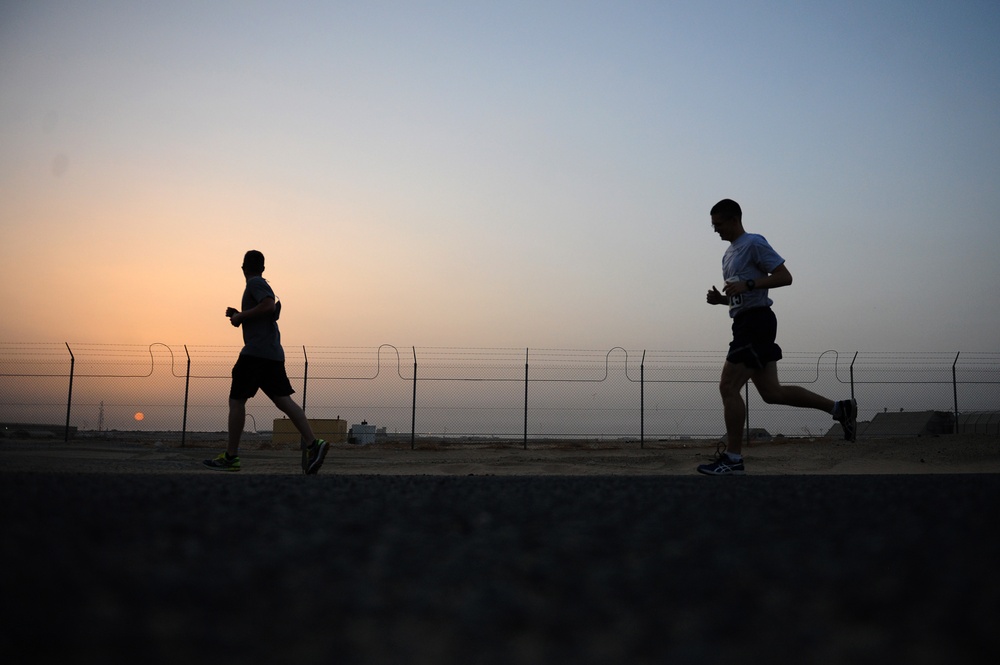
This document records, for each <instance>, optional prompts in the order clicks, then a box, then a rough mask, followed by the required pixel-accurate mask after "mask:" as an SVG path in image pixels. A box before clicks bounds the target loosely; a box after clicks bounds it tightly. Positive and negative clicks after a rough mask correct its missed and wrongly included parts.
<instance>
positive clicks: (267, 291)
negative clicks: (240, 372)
mask: <svg viewBox="0 0 1000 665" xmlns="http://www.w3.org/2000/svg"><path fill="white" fill-rule="evenodd" d="M265 298H273V299H274V300H275V306H276V307H277V306H278V303H277V298H276V297H275V295H274V291H272V290H271V285H270V284H268V283H267V280H265V279H264V278H263V277H260V276H258V277H251V278H250V279H248V280H247V288H246V289H244V291H243V302H242V306H241V309H242V310H243V311H244V312H245V311H246V310H248V309H253V308H254V307H256V306H257V305H258V304H259V303H260V302H261V301H262V300H264V299H265ZM279 311H280V310H278V309H275V311H274V312H273V313H272V314H271V315H270V316H258V317H255V318H251V319H247V320H246V321H244V322H243V323H242V324H241V327H242V328H243V350H242V351H240V355H243V356H254V357H255V358H267V359H269V360H284V359H285V350H284V349H282V348H281V333H279V332H278V312H279Z"/></svg>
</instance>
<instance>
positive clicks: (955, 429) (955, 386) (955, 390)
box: [951, 351, 962, 434]
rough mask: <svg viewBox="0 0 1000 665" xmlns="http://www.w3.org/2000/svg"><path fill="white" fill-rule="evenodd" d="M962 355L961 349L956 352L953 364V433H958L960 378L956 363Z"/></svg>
mask: <svg viewBox="0 0 1000 665" xmlns="http://www.w3.org/2000/svg"><path fill="white" fill-rule="evenodd" d="M960 355H962V352H961V351H959V352H958V353H956V354H955V362H953V363H952V364H951V392H952V396H953V398H954V400H955V424H954V425H952V428H951V432H952V434H957V433H958V378H957V375H956V373H955V365H957V364H958V357H959V356H960Z"/></svg>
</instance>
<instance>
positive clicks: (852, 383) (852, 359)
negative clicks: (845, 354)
mask: <svg viewBox="0 0 1000 665" xmlns="http://www.w3.org/2000/svg"><path fill="white" fill-rule="evenodd" d="M857 359H858V352H857V351H855V352H854V357H853V358H851V399H854V361H855V360H857Z"/></svg>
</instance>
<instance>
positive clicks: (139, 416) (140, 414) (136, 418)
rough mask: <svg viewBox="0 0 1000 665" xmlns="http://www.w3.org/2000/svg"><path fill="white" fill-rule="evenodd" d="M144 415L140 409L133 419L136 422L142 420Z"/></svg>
mask: <svg viewBox="0 0 1000 665" xmlns="http://www.w3.org/2000/svg"><path fill="white" fill-rule="evenodd" d="M145 417H146V416H144V415H142V411H139V412H138V413H136V414H135V420H136V422H138V421H140V420H142V419H143V418H145Z"/></svg>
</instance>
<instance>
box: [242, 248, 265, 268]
mask: <svg viewBox="0 0 1000 665" xmlns="http://www.w3.org/2000/svg"><path fill="white" fill-rule="evenodd" d="M243 269H244V270H247V271H249V272H256V273H260V272H263V271H264V255H263V254H262V253H261V252H258V251H257V250H256V249H251V250H250V251H249V252H247V253H246V254H244V255H243Z"/></svg>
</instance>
